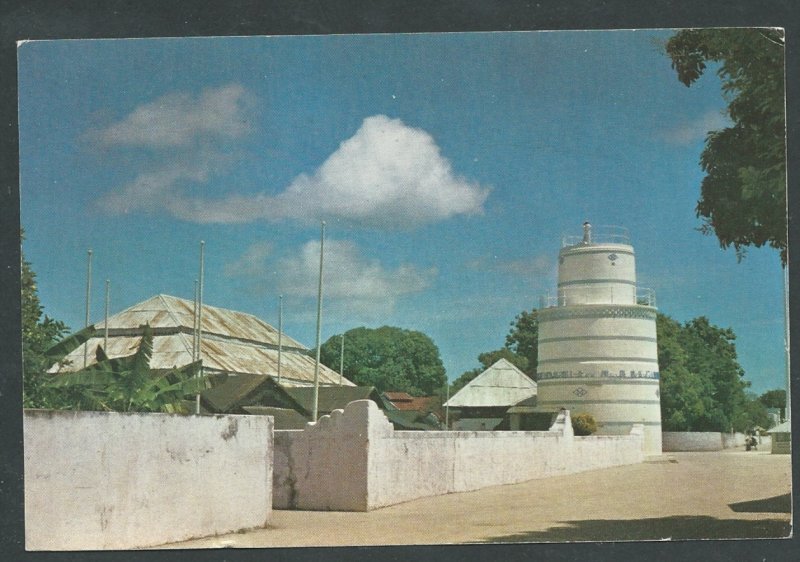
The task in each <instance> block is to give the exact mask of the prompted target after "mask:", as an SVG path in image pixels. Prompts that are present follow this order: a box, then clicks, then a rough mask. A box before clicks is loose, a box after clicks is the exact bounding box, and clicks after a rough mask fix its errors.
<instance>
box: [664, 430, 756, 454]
mask: <svg viewBox="0 0 800 562" xmlns="http://www.w3.org/2000/svg"><path fill="white" fill-rule="evenodd" d="M661 439H662V444H661V447H662V450H663V451H664V452H665V453H677V452H701V451H721V450H723V449H731V448H733V447H744V440H745V435H744V433H734V434H730V433H719V432H714V431H664V432H663V433H662V434H661ZM762 441H763V437H762Z"/></svg>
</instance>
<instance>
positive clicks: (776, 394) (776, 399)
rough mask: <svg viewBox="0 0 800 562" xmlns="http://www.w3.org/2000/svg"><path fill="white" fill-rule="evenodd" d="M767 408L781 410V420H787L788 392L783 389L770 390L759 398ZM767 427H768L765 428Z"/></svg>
mask: <svg viewBox="0 0 800 562" xmlns="http://www.w3.org/2000/svg"><path fill="white" fill-rule="evenodd" d="M758 400H759V402H761V403H762V404H763V405H764V406H765V407H766V408H780V410H781V420H784V419H786V391H785V390H783V389H775V390H768V391H766V392H765V393H764V394H762V395H761V396H759V397H758ZM765 427H766V426H765Z"/></svg>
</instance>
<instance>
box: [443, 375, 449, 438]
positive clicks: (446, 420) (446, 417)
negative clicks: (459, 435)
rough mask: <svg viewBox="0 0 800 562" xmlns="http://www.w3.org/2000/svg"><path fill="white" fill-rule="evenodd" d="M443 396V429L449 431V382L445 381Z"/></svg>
mask: <svg viewBox="0 0 800 562" xmlns="http://www.w3.org/2000/svg"><path fill="white" fill-rule="evenodd" d="M444 384H445V389H446V390H445V395H446V396H447V399H446V400H445V402H444V428H445V429H450V404H448V402H450V381H445V383H444Z"/></svg>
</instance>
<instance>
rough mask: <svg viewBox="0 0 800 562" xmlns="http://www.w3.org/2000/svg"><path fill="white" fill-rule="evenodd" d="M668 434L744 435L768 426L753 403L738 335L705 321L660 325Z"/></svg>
mask: <svg viewBox="0 0 800 562" xmlns="http://www.w3.org/2000/svg"><path fill="white" fill-rule="evenodd" d="M656 330H657V333H658V363H659V370H660V372H661V421H662V425H663V428H664V430H665V431H730V429H731V427H733V428H734V429H736V430H737V431H744V430H746V429H748V428H751V427H753V426H755V425H762V426H763V425H764V423H765V415H766V412H765V410H763V408H761V407H759V405H758V404H754V402H756V400H755V398H754V397H748V396H747V395H746V394H745V389H746V388H747V386H748V384H749V383H747V382H746V381H744V380H743V377H744V370H743V369H742V368H741V366H740V365H739V363H738V360H737V356H736V346H735V343H734V341H735V339H736V335H735V334H734V333H733V331H732V330H730V329H727V328H720V327H718V326H715V325H713V324H712V323H711V322H710V321H709V320H708V318H706V317H704V316H701V317H699V318H695V319H694V320H691V321H689V322H686V323H685V324H680V323H678V322H676V321H675V320H673V319H672V318H670V317H669V316H666V315H664V314H660V313H659V314H658V316H657V319H656Z"/></svg>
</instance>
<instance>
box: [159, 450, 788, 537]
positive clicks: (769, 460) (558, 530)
mask: <svg viewBox="0 0 800 562" xmlns="http://www.w3.org/2000/svg"><path fill="white" fill-rule="evenodd" d="M488 468H489V467H487V469H488ZM790 485H791V466H790V456H789V455H770V454H769V453H767V452H762V451H759V452H748V453H746V452H744V450H743V449H742V450H732V451H726V452H722V453H671V454H668V455H665V456H664V457H661V458H659V459H656V460H651V461H648V462H646V463H644V464H640V465H632V466H623V467H617V468H610V469H605V470H597V471H592V472H585V473H581V474H574V475H570V476H561V477H554V478H547V479H542V480H533V481H530V482H525V483H522V484H514V485H508V486H497V487H493V488H486V489H483V490H479V491H476V492H467V493H461V494H450V495H446V496H437V497H432V498H424V499H420V500H415V501H412V502H408V503H404V504H400V505H395V506H390V507H386V508H382V509H378V510H375V511H372V512H369V513H345V512H321V511H274V512H273V517H272V521H271V524H270V527H269V528H266V529H257V530H253V531H249V532H246V533H237V534H232V535H225V536H219V537H214V538H210V539H200V540H195V541H189V542H184V543H175V544H171V545H167V546H165V547H161V548H215V547H225V546H230V547H235V548H247V547H278V546H280V547H283V546H336V545H396V544H452V543H465V542H516V541H524V542H552V541H557V542H560V541H596V540H642V539H662V538H667V537H671V538H674V539H678V538H743V537H748V538H755V537H780V536H786V535H787V534H788V533H789V520H790V514H789V511H790V500H789V491H790Z"/></svg>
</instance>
